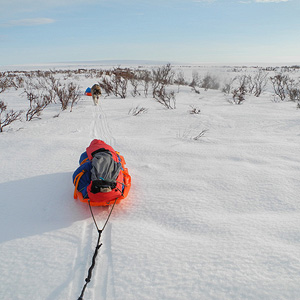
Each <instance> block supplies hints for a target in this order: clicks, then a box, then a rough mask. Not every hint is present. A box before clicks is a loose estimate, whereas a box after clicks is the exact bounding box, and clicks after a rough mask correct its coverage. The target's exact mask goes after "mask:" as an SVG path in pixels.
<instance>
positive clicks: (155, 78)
mask: <svg viewBox="0 0 300 300" xmlns="http://www.w3.org/2000/svg"><path fill="white" fill-rule="evenodd" d="M173 78H174V71H173V70H172V67H171V64H167V65H165V66H162V67H159V68H157V69H152V95H153V98H156V97H157V94H158V95H162V94H166V93H165V91H164V89H165V87H166V86H167V85H170V84H172V82H173Z"/></svg>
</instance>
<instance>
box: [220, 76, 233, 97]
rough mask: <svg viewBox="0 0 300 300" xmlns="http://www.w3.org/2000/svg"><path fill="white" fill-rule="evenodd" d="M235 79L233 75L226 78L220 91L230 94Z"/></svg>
mask: <svg viewBox="0 0 300 300" xmlns="http://www.w3.org/2000/svg"><path fill="white" fill-rule="evenodd" d="M235 80H236V77H233V78H230V79H227V80H226V81H225V82H224V85H223V87H222V92H223V93H224V94H230V93H231V91H232V86H233V83H234V82H235Z"/></svg>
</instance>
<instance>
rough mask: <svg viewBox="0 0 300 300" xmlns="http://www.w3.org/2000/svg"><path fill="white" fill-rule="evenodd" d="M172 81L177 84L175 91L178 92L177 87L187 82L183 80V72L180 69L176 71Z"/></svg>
mask: <svg viewBox="0 0 300 300" xmlns="http://www.w3.org/2000/svg"><path fill="white" fill-rule="evenodd" d="M174 83H175V84H177V86H178V91H177V92H178V93H179V87H180V86H181V85H187V82H186V81H185V78H184V73H183V72H182V71H180V72H178V73H176V75H175V79H174Z"/></svg>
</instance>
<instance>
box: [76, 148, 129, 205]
mask: <svg viewBox="0 0 300 300" xmlns="http://www.w3.org/2000/svg"><path fill="white" fill-rule="evenodd" d="M117 154H118V157H119V158H120V162H121V165H122V173H123V185H124V189H123V192H122V195H121V196H120V197H118V198H115V199H112V200H110V201H105V200H102V201H101V200H98V201H95V200H93V201H91V200H90V199H89V198H84V197H83V195H82V193H81V192H79V191H77V189H76V187H75V191H74V199H79V200H80V201H81V202H84V203H89V204H90V205H91V206H108V205H112V204H114V203H116V204H119V203H120V202H121V201H122V200H123V199H125V198H126V197H127V195H128V193H129V190H130V187H131V176H130V175H129V172H128V169H127V168H126V167H125V160H124V157H123V156H122V155H120V154H119V153H118V152H117Z"/></svg>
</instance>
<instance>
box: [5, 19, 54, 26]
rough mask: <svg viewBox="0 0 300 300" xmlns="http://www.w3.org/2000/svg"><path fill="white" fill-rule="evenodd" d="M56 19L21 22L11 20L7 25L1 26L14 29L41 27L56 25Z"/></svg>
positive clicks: (24, 20)
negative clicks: (14, 27) (16, 27)
mask: <svg viewBox="0 0 300 300" xmlns="http://www.w3.org/2000/svg"><path fill="white" fill-rule="evenodd" d="M54 22H55V20H54V19H49V18H34V19H21V20H11V21H9V22H7V23H4V24H1V26H5V27H13V26H39V25H44V24H51V23H54Z"/></svg>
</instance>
